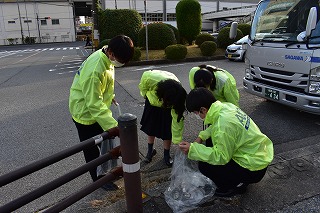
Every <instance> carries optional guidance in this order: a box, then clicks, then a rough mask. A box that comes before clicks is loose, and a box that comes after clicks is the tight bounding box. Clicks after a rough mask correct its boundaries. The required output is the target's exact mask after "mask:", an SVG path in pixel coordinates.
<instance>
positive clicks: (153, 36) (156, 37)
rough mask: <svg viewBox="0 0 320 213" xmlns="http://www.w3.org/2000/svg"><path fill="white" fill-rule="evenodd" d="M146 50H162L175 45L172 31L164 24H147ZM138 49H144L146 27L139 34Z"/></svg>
mask: <svg viewBox="0 0 320 213" xmlns="http://www.w3.org/2000/svg"><path fill="white" fill-rule="evenodd" d="M147 30H148V49H150V50H164V49H165V48H166V47H167V46H169V45H172V44H176V43H177V41H176V37H175V35H174V32H173V30H172V29H171V28H170V27H169V26H168V25H167V24H165V23H162V22H156V23H151V24H148V26H147ZM138 44H139V47H142V48H144V49H145V48H146V27H145V26H144V27H143V28H142V29H141V30H140V32H139V42H138Z"/></svg>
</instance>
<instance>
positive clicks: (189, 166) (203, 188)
mask: <svg viewBox="0 0 320 213" xmlns="http://www.w3.org/2000/svg"><path fill="white" fill-rule="evenodd" d="M215 190H216V186H215V184H214V183H213V182H212V180H211V179H209V178H207V177H206V176H204V175H203V174H202V173H201V172H200V171H199V169H198V163H197V162H196V161H192V160H189V159H187V156H186V155H185V154H184V153H183V152H182V151H180V149H178V150H177V151H176V153H175V157H174V164H173V167H172V171H171V182H170V185H169V187H168V189H167V190H166V191H165V192H164V196H165V200H166V202H167V204H168V205H169V206H170V208H171V209H172V210H173V212H174V213H178V212H179V213H180V212H186V211H189V210H191V209H194V208H196V206H197V205H199V204H201V203H203V202H205V201H206V200H207V199H208V198H211V197H212V196H213V195H214V193H215Z"/></svg>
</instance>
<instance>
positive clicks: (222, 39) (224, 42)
mask: <svg viewBox="0 0 320 213" xmlns="http://www.w3.org/2000/svg"><path fill="white" fill-rule="evenodd" d="M229 32H230V27H224V28H222V29H221V30H220V32H219V34H218V37H217V44H218V47H220V48H226V47H227V46H228V45H230V44H232V43H234V42H236V41H238V40H239V39H240V38H242V37H243V34H242V32H241V30H239V29H237V36H236V38H235V39H230V38H229Z"/></svg>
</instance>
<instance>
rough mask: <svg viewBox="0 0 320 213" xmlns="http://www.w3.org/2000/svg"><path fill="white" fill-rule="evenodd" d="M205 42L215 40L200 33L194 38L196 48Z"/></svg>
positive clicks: (207, 34)
mask: <svg viewBox="0 0 320 213" xmlns="http://www.w3.org/2000/svg"><path fill="white" fill-rule="evenodd" d="M205 41H215V39H214V37H213V36H212V35H210V34H209V33H201V34H199V35H198V36H197V37H196V41H195V44H196V45H198V47H200V46H201V44H202V43H203V42H205Z"/></svg>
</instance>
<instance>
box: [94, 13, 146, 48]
mask: <svg viewBox="0 0 320 213" xmlns="http://www.w3.org/2000/svg"><path fill="white" fill-rule="evenodd" d="M141 27H142V18H141V15H140V14H139V13H138V12H137V11H136V10H130V9H106V10H102V9H101V8H99V10H98V28H99V33H100V40H104V39H111V38H113V37H115V36H117V35H120V34H124V35H126V36H129V37H130V38H131V39H132V41H133V43H134V45H135V46H136V45H137V42H138V34H139V31H140V29H141Z"/></svg>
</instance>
